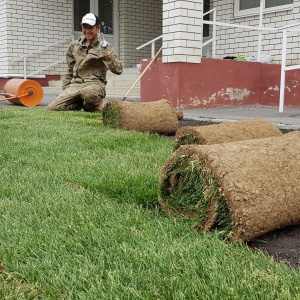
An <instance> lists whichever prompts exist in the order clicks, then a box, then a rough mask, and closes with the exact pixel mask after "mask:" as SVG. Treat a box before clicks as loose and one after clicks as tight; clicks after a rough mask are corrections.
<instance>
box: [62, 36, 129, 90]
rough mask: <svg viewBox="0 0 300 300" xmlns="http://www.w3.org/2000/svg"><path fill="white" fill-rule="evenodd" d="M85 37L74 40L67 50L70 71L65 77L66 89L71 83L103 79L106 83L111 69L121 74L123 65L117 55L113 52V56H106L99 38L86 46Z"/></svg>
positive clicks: (63, 86)
mask: <svg viewBox="0 0 300 300" xmlns="http://www.w3.org/2000/svg"><path fill="white" fill-rule="evenodd" d="M84 42H85V37H84V36H82V37H80V39H78V40H76V41H74V42H72V43H71V44H70V46H69V48H68V50H67V53H66V59H67V64H68V72H67V74H66V75H65V77H64V79H63V84H62V88H63V89H66V88H67V87H68V86H69V85H70V83H73V82H76V83H82V82H89V81H94V80H97V81H99V80H100V81H102V82H103V83H105V84H106V73H107V71H108V70H110V71H111V72H112V73H114V74H118V75H119V74H121V73H122V71H123V67H122V64H121V62H120V61H119V59H118V58H117V56H116V55H115V54H114V53H113V49H112V47H111V50H112V56H111V58H104V56H103V51H102V50H101V48H100V47H99V39H98V38H96V39H95V40H94V42H93V43H92V44H91V45H89V46H86V45H85V44H84Z"/></svg>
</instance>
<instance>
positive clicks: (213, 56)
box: [212, 9, 217, 58]
mask: <svg viewBox="0 0 300 300" xmlns="http://www.w3.org/2000/svg"><path fill="white" fill-rule="evenodd" d="M213 21H214V22H217V10H216V9H214V11H213ZM212 34H213V36H212V38H213V42H212V58H216V35H217V25H216V24H214V25H213V32H212Z"/></svg>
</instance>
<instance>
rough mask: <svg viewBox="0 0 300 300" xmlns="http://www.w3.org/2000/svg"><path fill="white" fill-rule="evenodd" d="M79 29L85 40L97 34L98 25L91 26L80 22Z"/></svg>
mask: <svg viewBox="0 0 300 300" xmlns="http://www.w3.org/2000/svg"><path fill="white" fill-rule="evenodd" d="M81 29H82V32H83V34H84V36H85V37H86V39H87V40H94V39H95V38H96V37H97V35H98V32H99V30H100V25H95V26H91V25H88V24H82V25H81Z"/></svg>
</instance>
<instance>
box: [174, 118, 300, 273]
mask: <svg viewBox="0 0 300 300" xmlns="http://www.w3.org/2000/svg"><path fill="white" fill-rule="evenodd" d="M216 124H217V123H213V122H209V121H201V120H179V123H178V127H179V128H181V127H184V126H206V125H210V126H214V125H216ZM280 131H281V132H282V133H283V134H285V133H288V132H290V131H291V130H290V129H281V130H280ZM247 245H248V246H249V247H250V248H251V249H253V250H254V251H262V252H264V253H266V254H267V255H270V256H271V257H273V258H274V260H276V261H278V262H285V263H287V264H289V265H290V266H293V267H296V268H299V267H300V225H296V226H288V227H285V228H283V229H278V230H274V231H271V232H268V233H266V234H264V235H262V236H260V237H259V238H257V239H256V240H253V241H251V242H248V243H247Z"/></svg>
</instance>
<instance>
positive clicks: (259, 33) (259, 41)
mask: <svg viewBox="0 0 300 300" xmlns="http://www.w3.org/2000/svg"><path fill="white" fill-rule="evenodd" d="M262 25H263V0H260V6H259V31H258V47H257V61H258V62H260V58H261V40H262Z"/></svg>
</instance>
